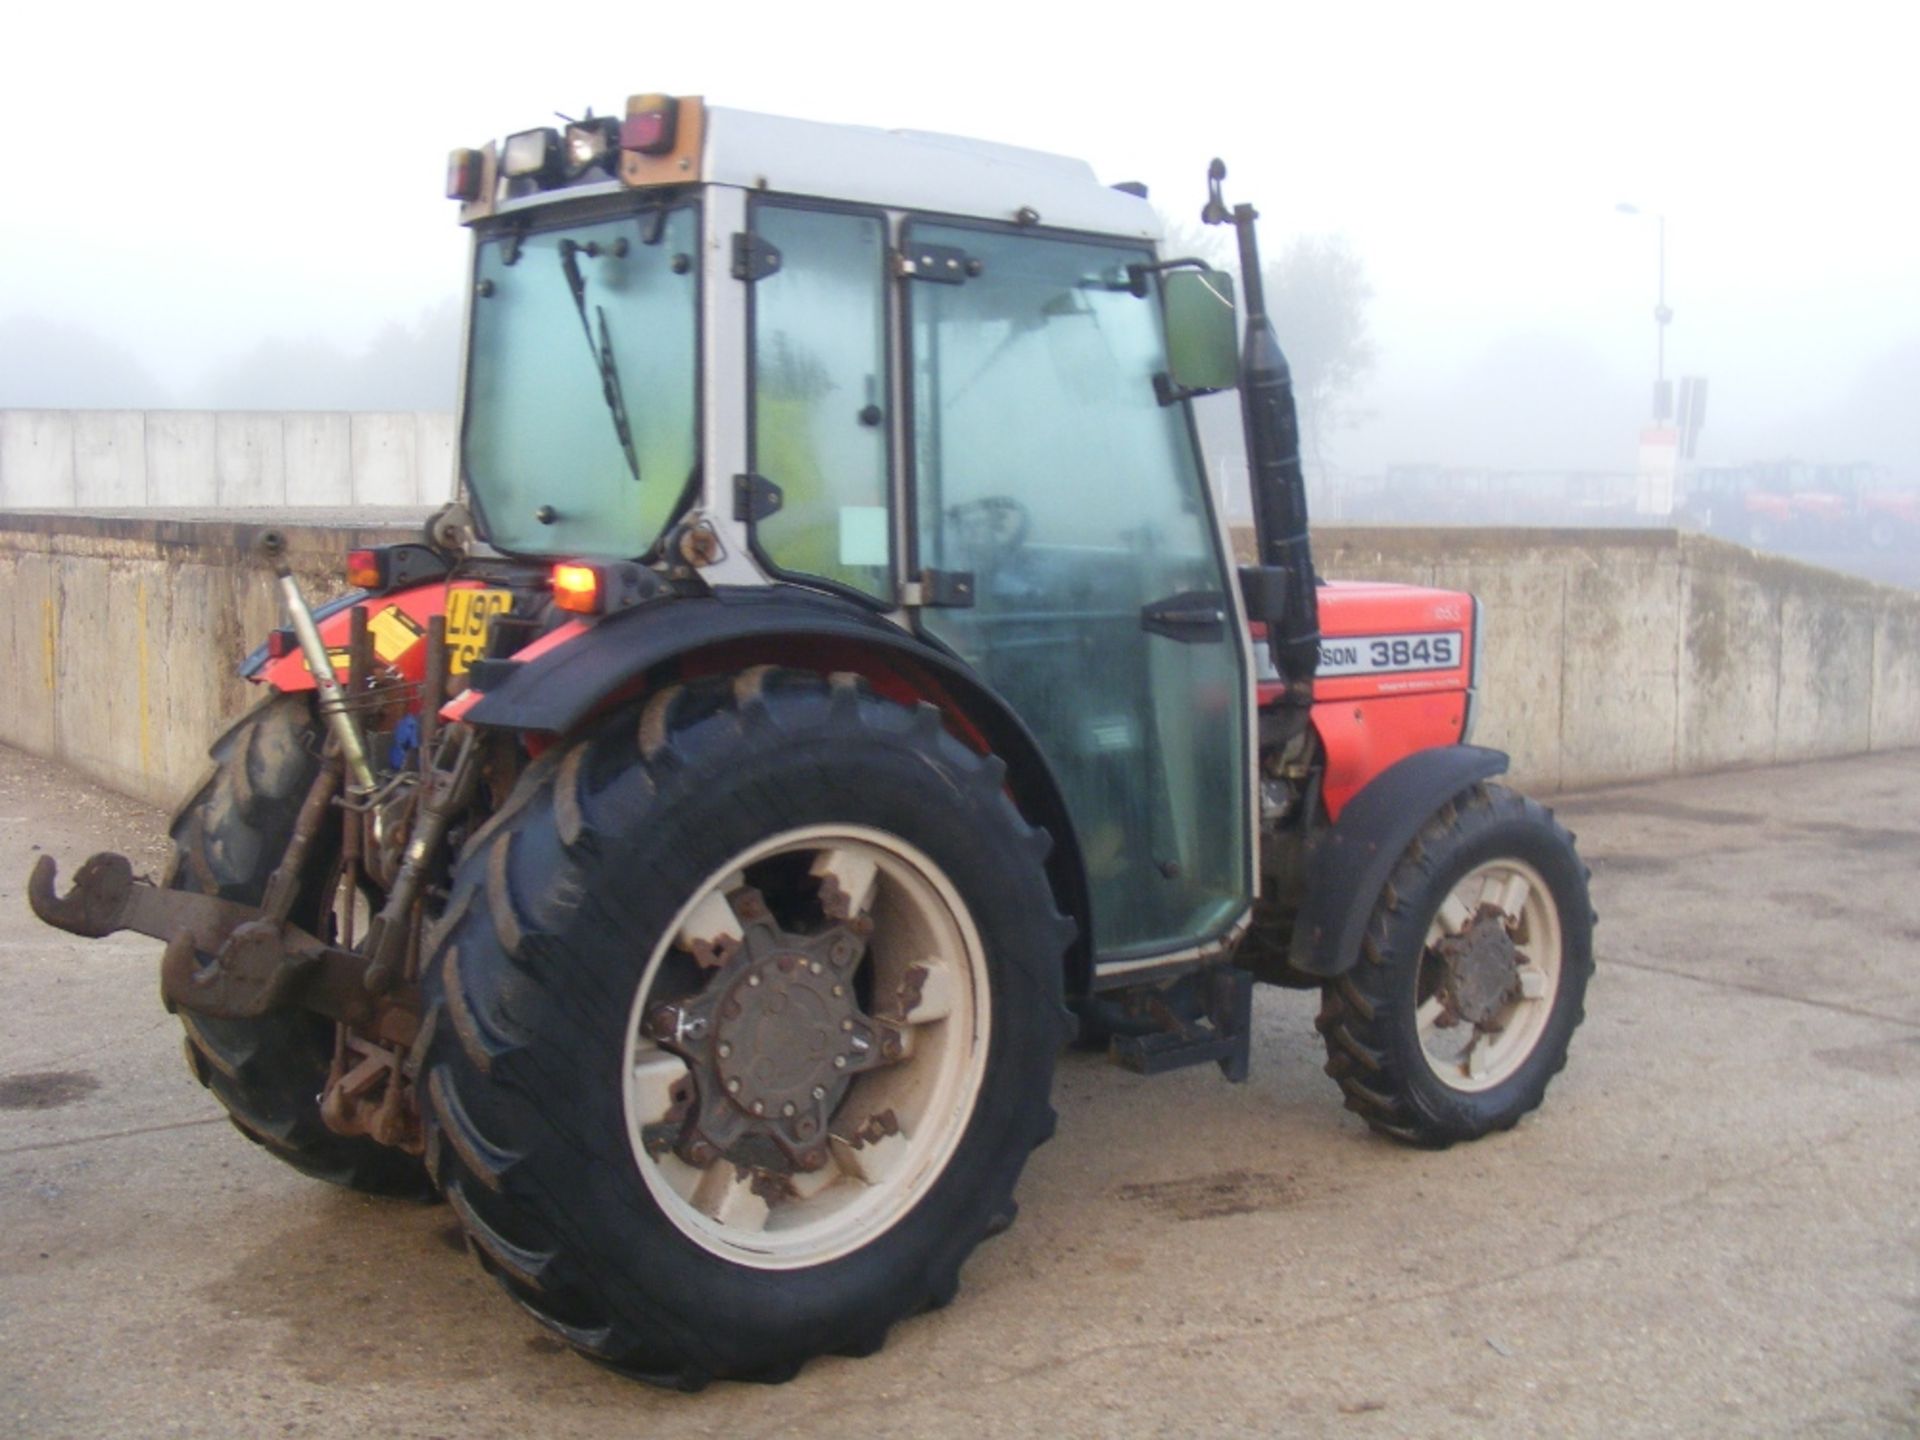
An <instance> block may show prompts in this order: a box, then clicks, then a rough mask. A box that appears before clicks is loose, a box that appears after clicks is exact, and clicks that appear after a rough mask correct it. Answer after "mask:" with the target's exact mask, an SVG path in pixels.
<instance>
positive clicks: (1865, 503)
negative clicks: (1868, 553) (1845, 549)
mask: <svg viewBox="0 0 1920 1440" xmlns="http://www.w3.org/2000/svg"><path fill="white" fill-rule="evenodd" d="M1859 521H1860V529H1861V531H1862V533H1863V534H1864V535H1865V536H1866V540H1867V543H1868V544H1869V545H1871V546H1873V548H1874V549H1876V550H1891V549H1892V548H1893V547H1894V546H1895V545H1901V544H1905V545H1911V544H1913V543H1914V542H1915V541H1920V490H1870V491H1868V492H1867V493H1865V494H1863V495H1862V496H1861V497H1860V511H1859Z"/></svg>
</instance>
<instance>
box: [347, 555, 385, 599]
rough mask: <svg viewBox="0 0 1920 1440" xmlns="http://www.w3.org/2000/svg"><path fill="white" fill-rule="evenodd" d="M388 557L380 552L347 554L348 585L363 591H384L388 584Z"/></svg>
mask: <svg viewBox="0 0 1920 1440" xmlns="http://www.w3.org/2000/svg"><path fill="white" fill-rule="evenodd" d="M385 560H386V556H385V555H384V554H382V553H381V552H380V551H378V550H349V551H348V552H347V584H349V585H352V586H354V587H356V588H358V589H361V590H384V589H385V588H386V584H387V567H386V565H385V563H384V562H385Z"/></svg>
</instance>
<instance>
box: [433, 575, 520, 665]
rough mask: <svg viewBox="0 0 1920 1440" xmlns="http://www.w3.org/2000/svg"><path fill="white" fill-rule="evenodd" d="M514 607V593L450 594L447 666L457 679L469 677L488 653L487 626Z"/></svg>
mask: <svg viewBox="0 0 1920 1440" xmlns="http://www.w3.org/2000/svg"><path fill="white" fill-rule="evenodd" d="M512 604H513V592H512V591H511V590H449V591H448V592H447V662H448V666H449V668H450V669H451V670H452V672H453V673H454V674H455V675H464V674H466V673H467V671H468V670H469V669H471V668H472V666H473V662H474V661H476V660H478V659H479V658H480V657H481V656H482V655H483V654H485V653H486V648H487V625H488V622H490V621H491V620H492V619H493V617H494V616H496V615H499V614H501V613H503V612H504V611H506V610H507V609H508V608H509V607H510V606H511V605H512Z"/></svg>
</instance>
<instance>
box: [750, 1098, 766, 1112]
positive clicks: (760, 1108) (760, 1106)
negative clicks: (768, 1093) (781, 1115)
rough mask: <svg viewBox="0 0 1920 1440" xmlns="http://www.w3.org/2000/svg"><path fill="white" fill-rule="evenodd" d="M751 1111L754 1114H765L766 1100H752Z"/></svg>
mask: <svg viewBox="0 0 1920 1440" xmlns="http://www.w3.org/2000/svg"><path fill="white" fill-rule="evenodd" d="M753 1113H754V1114H756V1115H764V1114H766V1113H767V1102H766V1101H764V1100H756V1101H754V1102H753Z"/></svg>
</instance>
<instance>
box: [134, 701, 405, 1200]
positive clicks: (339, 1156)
mask: <svg viewBox="0 0 1920 1440" xmlns="http://www.w3.org/2000/svg"><path fill="white" fill-rule="evenodd" d="M318 751H319V740H318V735H317V731H316V728H315V725H314V717H313V708H312V706H311V704H310V703H309V701H308V697H306V696H304V695H279V696H275V697H274V698H273V699H270V700H268V701H266V702H264V703H263V704H261V705H259V706H257V707H255V708H254V709H253V710H251V711H249V712H248V713H247V714H246V715H245V716H243V717H242V718H241V720H240V721H239V722H238V723H237V724H235V725H234V726H233V727H232V728H231V729H229V730H228V731H227V732H226V733H225V734H224V735H222V736H221V737H220V738H219V739H218V740H217V741H215V742H214V745H213V749H212V757H213V762H214V768H213V771H212V773H211V774H210V775H209V776H208V777H207V779H206V780H205V781H204V782H203V783H202V784H201V786H200V787H199V789H197V790H196V791H194V792H193V794H192V795H191V796H189V797H188V799H187V800H186V802H185V803H184V804H182V805H181V806H180V808H179V810H177V811H176V812H175V814H174V818H173V823H172V826H171V834H172V837H173V844H174V863H173V872H172V874H171V875H170V876H169V877H168V884H169V885H170V886H171V887H173V888H174V889H179V890H195V891H199V892H200V893H202V894H208V895H218V896H221V897H222V898H223V899H227V900H237V901H239V902H241V903H242V904H248V905H252V904H257V903H258V902H259V901H260V899H261V897H262V896H263V895H264V894H265V893H266V888H267V881H268V879H269V878H270V877H271V876H272V874H273V870H274V867H275V866H276V865H277V864H279V861H280V857H281V855H282V854H283V853H284V852H285V850H286V847H287V841H288V839H289V837H290V836H291V835H292V833H293V825H294V820H295V818H296V817H297V816H298V814H299V811H300V805H301V802H302V801H303V800H305V798H306V794H307V790H308V788H309V787H310V786H311V785H312V783H313V777H314V774H315V773H316V771H317V770H318V767H319V760H318V758H317V756H318ZM322 869H324V867H323V866H318V865H316V866H315V867H314V870H315V872H316V873H315V875H314V883H313V884H312V885H311V886H309V889H308V893H306V894H303V895H302V897H301V899H300V900H299V901H298V902H297V903H296V906H295V918H296V920H297V919H299V918H301V915H302V913H303V910H304V911H306V912H312V911H314V910H316V909H317V907H318V904H319V896H318V891H319V888H320V887H319V881H320V878H321V877H320V875H319V873H318V872H319V871H321V870H322ZM179 1016H180V1022H181V1025H182V1026H183V1027H184V1029H185V1031H186V1037H185V1040H186V1057H187V1068H188V1070H190V1071H191V1072H192V1074H193V1077H194V1078H195V1079H196V1080H198V1081H199V1082H200V1083H201V1084H202V1085H204V1086H205V1087H206V1088H207V1089H208V1090H210V1091H212V1092H213V1096H214V1098H215V1099H216V1100H218V1101H219V1102H220V1103H221V1105H223V1106H224V1107H225V1108H226V1111H227V1115H228V1118H229V1119H231V1120H232V1121H233V1124H234V1128H235V1129H237V1130H238V1131H239V1132H240V1133H241V1134H242V1135H245V1136H246V1137H247V1138H248V1139H249V1140H251V1141H253V1142H254V1143H255V1144H257V1145H259V1146H260V1147H261V1148H262V1149H264V1150H266V1151H267V1152H268V1153H269V1154H271V1155H274V1156H275V1157H277V1158H278V1159H280V1160H283V1161H285V1162H286V1163H287V1164H289V1165H291V1166H293V1168H294V1169H296V1170H299V1171H301V1172H302V1173H304V1174H307V1175H311V1176H313V1177H315V1178H316V1179H320V1180H325V1181H328V1182H329V1183H331V1184H334V1185H340V1186H344V1187H345V1188H347V1189H349V1190H359V1191H363V1192H365V1193H368V1194H374V1195H400V1196H409V1197H414V1198H422V1199H424V1198H429V1197H431V1195H432V1193H433V1189H432V1185H431V1183H430V1182H429V1181H428V1179H427V1174H426V1169H425V1167H424V1166H423V1165H422V1164H421V1163H420V1161H419V1160H418V1159H416V1158H415V1157H413V1156H411V1155H408V1154H406V1153H404V1152H402V1151H399V1150H394V1149H390V1148H389V1147H387V1146H385V1145H380V1144H377V1143H376V1142H374V1141H372V1140H369V1139H366V1138H364V1137H348V1136H343V1135H338V1134H335V1133H334V1132H333V1131H332V1130H329V1129H328V1128H327V1126H326V1123H325V1122H324V1121H323V1120H321V1118H320V1105H319V1090H320V1086H321V1084H322V1083H323V1082H324V1081H325V1079H326V1075H327V1068H328V1065H329V1063H330V1062H331V1059H332V1047H333V1028H334V1027H333V1025H332V1024H331V1023H330V1022H328V1021H326V1020H323V1019H321V1018H320V1017H319V1016H316V1015H311V1014H308V1013H306V1012H305V1011H281V1012H278V1013H275V1014H270V1015H265V1016H262V1017H260V1018H259V1019H257V1020H215V1019H212V1018H210V1017H208V1016H205V1015H195V1014H192V1013H190V1012H188V1011H184V1010H183V1011H180V1012H179Z"/></svg>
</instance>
